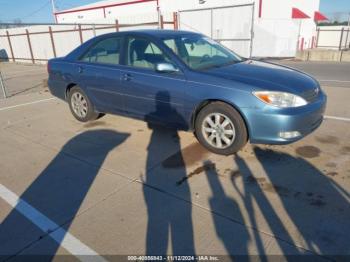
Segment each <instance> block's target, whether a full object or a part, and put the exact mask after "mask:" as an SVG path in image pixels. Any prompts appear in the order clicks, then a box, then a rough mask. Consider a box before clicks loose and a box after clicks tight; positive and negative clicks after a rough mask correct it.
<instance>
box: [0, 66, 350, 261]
mask: <svg viewBox="0 0 350 262" xmlns="http://www.w3.org/2000/svg"><path fill="white" fill-rule="evenodd" d="M279 62H281V61H279ZM283 63H286V64H288V65H290V66H293V67H296V68H300V69H304V70H306V71H307V72H309V73H311V74H313V75H315V76H316V77H317V78H318V79H321V80H327V81H326V82H327V83H325V82H323V81H322V82H321V83H322V86H323V88H324V89H325V91H326V92H327V94H328V97H329V104H328V108H327V112H326V115H327V118H326V119H325V121H324V123H323V124H322V126H321V127H320V128H319V129H318V130H316V132H314V133H313V134H312V135H310V136H308V137H306V138H305V139H303V140H302V141H299V142H297V143H295V144H292V145H288V146H261V145H258V146H257V145H247V146H246V147H245V148H244V150H242V151H241V152H239V153H238V154H237V155H235V156H229V157H223V156H218V155H214V154H211V153H209V152H207V151H206V150H204V149H203V148H202V147H201V146H200V145H198V143H197V142H196V140H195V138H194V137H193V135H192V134H191V133H185V132H177V131H174V130H167V129H165V128H160V127H155V126H148V125H147V124H146V123H144V122H141V121H136V120H132V119H127V118H123V117H119V116H106V117H104V118H101V119H100V120H98V121H96V122H92V123H88V124H81V123H79V122H77V121H76V120H74V118H73V117H72V116H71V114H70V112H69V109H68V106H67V105H66V104H65V103H64V102H61V101H59V100H57V99H54V98H52V97H51V96H50V94H49V93H48V92H37V91H34V90H32V91H31V92H29V93H27V94H22V95H16V96H12V97H10V98H9V99H6V100H0V156H1V157H0V221H2V222H1V226H0V260H1V261H2V260H9V261H13V260H18V259H20V258H21V257H20V255H43V254H44V255H47V256H46V257H44V258H45V259H47V260H50V259H52V258H55V259H60V258H65V259H70V258H71V259H73V257H67V256H61V255H70V254H73V255H75V256H76V257H78V258H80V259H84V258H89V257H87V256H83V255H93V257H90V258H92V259H93V260H96V259H100V260H103V259H106V260H125V259H126V258H125V257H116V256H113V255H116V254H119V255H144V254H153V255H156V254H157V255H159V254H182V255H185V254H197V255H203V254H206V255H227V254H234V255H245V254H249V255H269V256H272V255H279V256H278V258H283V256H288V255H300V254H308V255H317V256H316V257H313V259H317V260H319V261H325V260H328V259H334V256H336V255H340V256H344V257H341V258H339V259H343V260H344V261H346V259H348V258H349V256H350V249H349V242H350V219H349V217H350V209H349V201H350V142H349V141H350V131H349V130H350V106H349V102H348V101H349V100H350V89H349V88H348V87H350V75H349V72H350V64H332V63H330V64H325V63H301V62H283ZM6 66H8V65H4V64H3V65H2V68H4V67H6ZM10 66H11V67H13V68H16V66H14V65H10ZM327 67H328V70H326V69H325V68H327ZM30 68H31V67H30V66H28V67H26V70H27V69H28V70H30ZM7 70H8V71H7V72H8V73H11V71H12V69H9V68H7ZM13 70H14V72H15V73H16V74H17V75H20V76H21V75H22V76H23V77H22V78H21V77H19V78H21V81H23V82H21V83H23V86H21V88H23V89H26V88H27V87H28V88H29V87H31V86H33V85H35V83H36V81H37V80H35V81H29V78H28V77H27V75H28V74H29V72H26V71H23V70H24V69H21V70H18V69H17V70H16V69H13ZM27 73H28V74H27ZM43 77H45V76H43ZM329 80H332V81H329ZM347 81H348V82H347ZM270 258H271V259H273V258H276V257H270ZM289 258H290V257H287V259H289ZM40 259H43V257H41V258H40Z"/></svg>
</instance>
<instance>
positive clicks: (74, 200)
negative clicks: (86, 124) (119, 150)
mask: <svg viewBox="0 0 350 262" xmlns="http://www.w3.org/2000/svg"><path fill="white" fill-rule="evenodd" d="M128 136H129V134H126V133H119V132H115V131H112V130H107V129H96V130H90V131H85V132H83V133H80V134H78V135H76V136H75V137H73V138H71V139H70V140H69V141H68V142H67V143H66V144H65V145H64V146H63V147H62V149H61V150H60V152H59V153H58V154H57V155H56V156H55V157H54V158H53V160H52V161H51V162H50V163H49V164H48V166H47V167H46V168H45V169H44V170H43V171H42V172H41V173H40V174H39V175H38V176H37V178H36V179H35V180H34V181H33V182H32V183H31V184H30V185H29V186H28V187H27V189H26V190H25V191H24V192H23V193H22V194H21V196H20V198H21V199H22V200H24V201H25V202H26V203H28V204H29V205H30V206H32V207H33V208H35V209H36V210H37V211H39V212H40V213H41V214H43V215H44V216H45V217H47V218H48V219H49V220H51V221H52V222H53V223H54V224H55V225H54V226H59V227H62V228H64V230H66V231H67V232H68V230H69V227H70V225H71V224H72V222H73V221H74V218H75V217H76V216H77V215H78V211H79V209H80V208H81V205H82V203H83V201H84V199H85V198H86V196H87V194H88V192H89V190H90V189H91V186H92V184H93V183H94V180H95V178H96V176H97V174H98V173H99V170H100V168H101V167H102V165H103V162H104V160H105V158H106V157H107V155H108V153H109V152H110V151H112V150H113V149H114V148H116V147H117V146H119V145H120V144H122V143H123V142H124V141H125V140H126V139H127V138H128ZM84 157H93V158H94V159H95V161H94V164H93V165H91V164H90V163H87V162H86V161H84V160H83V159H84ZM18 205H20V203H19V204H18ZM33 219H34V220H37V219H39V218H38V217H37V218H33ZM39 223H44V222H43V221H39ZM52 226H53V225H51V226H50V228H48V229H47V230H48V231H47V232H43V231H41V230H39V228H38V227H36V226H34V224H32V223H31V222H30V221H29V220H27V219H25V218H24V217H23V216H22V215H21V214H20V213H19V212H18V211H17V210H16V207H15V208H14V209H13V210H12V211H11V212H10V213H9V214H8V215H7V217H6V218H5V219H4V220H3V221H2V223H1V226H0V255H1V257H2V258H4V259H5V258H6V257H11V256H14V255H17V254H21V252H22V251H24V250H28V249H30V248H31V247H35V243H36V242H38V241H39V240H40V239H43V238H46V239H51V240H52V241H49V244H46V245H45V246H42V247H41V248H40V249H39V250H36V251H37V252H38V253H39V254H43V255H45V260H47V261H51V260H52V259H53V257H54V256H55V254H56V252H57V250H58V248H59V247H60V244H61V243H62V241H63V239H64V237H65V234H61V235H60V237H57V236H56V237H53V235H52V234H54V232H55V231H56V230H58V229H59V228H57V227H56V228H51V227H52ZM63 232H64V231H63ZM33 236H39V238H38V239H36V238H34V237H33ZM50 237H51V238H50ZM53 240H55V241H53ZM44 243H45V241H44ZM29 251H30V250H29ZM43 258H44V257H43V256H41V257H40V260H42V259H43Z"/></svg>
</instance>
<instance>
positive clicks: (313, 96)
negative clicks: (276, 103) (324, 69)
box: [301, 88, 320, 102]
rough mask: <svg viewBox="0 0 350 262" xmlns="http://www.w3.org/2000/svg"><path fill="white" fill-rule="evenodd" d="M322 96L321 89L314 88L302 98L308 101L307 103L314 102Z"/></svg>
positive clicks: (304, 93) (303, 94)
mask: <svg viewBox="0 0 350 262" xmlns="http://www.w3.org/2000/svg"><path fill="white" fill-rule="evenodd" d="M319 94H320V89H319V88H314V89H311V90H307V91H305V92H303V93H302V95H301V96H302V97H303V98H304V99H305V100H306V101H307V102H313V101H315V100H316V99H317V97H318V95H319Z"/></svg>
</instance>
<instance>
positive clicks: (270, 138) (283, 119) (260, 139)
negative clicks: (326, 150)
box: [242, 92, 327, 144]
mask: <svg viewBox="0 0 350 262" xmlns="http://www.w3.org/2000/svg"><path fill="white" fill-rule="evenodd" d="M326 103H327V97H326V95H325V94H324V93H323V92H322V93H320V95H319V97H318V98H317V100H316V101H314V102H312V103H311V104H308V105H306V106H303V107H298V108H286V109H280V108H273V107H271V106H265V107H264V108H263V109H245V110H243V112H242V113H243V114H244V115H245V118H246V121H247V124H248V129H249V136H250V142H251V143H253V144H289V143H292V142H295V141H297V140H300V139H302V138H303V137H305V136H306V135H308V134H310V133H312V132H313V131H314V130H315V129H317V128H318V127H319V126H320V125H321V123H322V121H323V115H324V112H325V109H326ZM295 131H297V132H299V133H300V136H297V137H294V138H289V139H286V138H282V137H281V136H280V133H281V132H295Z"/></svg>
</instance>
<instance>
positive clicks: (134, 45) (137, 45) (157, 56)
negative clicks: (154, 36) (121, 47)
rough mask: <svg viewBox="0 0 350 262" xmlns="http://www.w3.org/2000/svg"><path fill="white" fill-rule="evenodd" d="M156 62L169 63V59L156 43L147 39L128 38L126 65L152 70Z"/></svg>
mask: <svg viewBox="0 0 350 262" xmlns="http://www.w3.org/2000/svg"><path fill="white" fill-rule="evenodd" d="M158 63H170V59H169V58H168V57H167V56H166V55H165V54H164V53H163V51H162V50H161V49H160V48H159V47H158V46H157V45H155V44H154V43H152V42H151V41H150V40H148V39H144V38H137V37H131V38H129V41H128V54H127V65H129V66H133V67H140V68H148V69H152V70H154V69H155V67H156V64H158Z"/></svg>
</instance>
